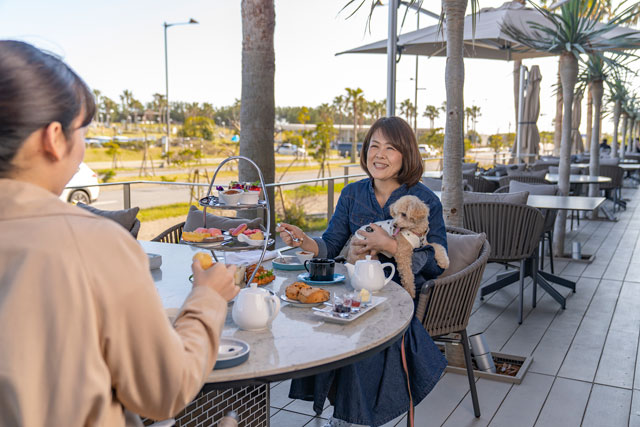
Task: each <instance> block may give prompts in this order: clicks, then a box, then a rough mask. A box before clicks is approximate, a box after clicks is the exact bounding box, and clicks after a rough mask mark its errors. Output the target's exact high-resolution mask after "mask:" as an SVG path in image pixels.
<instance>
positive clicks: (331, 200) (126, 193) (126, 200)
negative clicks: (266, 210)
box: [65, 165, 366, 219]
mask: <svg viewBox="0 0 640 427" xmlns="http://www.w3.org/2000/svg"><path fill="white" fill-rule="evenodd" d="M358 166H359V165H358ZM345 170H347V167H345ZM363 176H366V174H365V173H360V174H352V175H341V176H330V177H324V178H312V179H302V180H298V181H285V182H275V183H270V184H266V187H268V188H274V189H278V188H280V187H285V186H289V185H304V184H314V183H318V182H324V181H327V183H328V185H327V219H328V218H331V216H332V215H333V209H334V205H335V182H336V180H344V182H345V185H346V184H347V183H348V182H349V179H351V178H361V177H363ZM209 184H210V183H202V182H168V181H144V180H139V181H121V182H107V183H103V184H96V185H76V186H68V187H65V188H67V189H78V188H88V187H113V186H116V185H121V186H122V200H123V204H124V208H125V209H130V208H131V186H132V185H175V186H185V187H207V188H208V187H209ZM274 192H275V191H274Z"/></svg>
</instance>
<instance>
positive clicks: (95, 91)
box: [92, 89, 103, 123]
mask: <svg viewBox="0 0 640 427" xmlns="http://www.w3.org/2000/svg"><path fill="white" fill-rule="evenodd" d="M92 92H93V97H94V98H95V101H96V116H97V117H98V123H100V116H101V115H102V114H101V113H102V112H103V111H102V92H100V91H99V90H98V89H93V91H92Z"/></svg>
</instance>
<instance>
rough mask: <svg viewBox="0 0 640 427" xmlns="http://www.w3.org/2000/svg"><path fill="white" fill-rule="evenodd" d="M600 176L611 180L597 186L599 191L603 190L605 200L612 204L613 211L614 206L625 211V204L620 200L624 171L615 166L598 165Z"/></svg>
mask: <svg viewBox="0 0 640 427" xmlns="http://www.w3.org/2000/svg"><path fill="white" fill-rule="evenodd" d="M600 176H606V177H609V178H611V182H608V183H605V184H599V188H600V190H604V191H605V194H606V196H607V199H609V200H611V201H612V202H613V211H614V212H615V210H616V206H619V207H621V208H622V209H625V210H626V209H627V202H625V201H624V200H622V185H623V182H624V169H622V168H621V167H620V166H617V165H607V164H604V165H603V164H601V165H600Z"/></svg>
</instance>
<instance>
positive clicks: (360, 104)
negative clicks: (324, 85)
mask: <svg viewBox="0 0 640 427" xmlns="http://www.w3.org/2000/svg"><path fill="white" fill-rule="evenodd" d="M345 90H346V91H347V96H346V97H345V98H346V102H347V105H349V106H350V107H351V113H352V114H353V141H352V142H351V163H355V162H356V151H357V150H358V119H359V118H360V115H362V112H363V110H364V106H365V102H366V101H365V99H364V96H363V95H362V93H363V91H362V89H360V88H356V89H351V88H345Z"/></svg>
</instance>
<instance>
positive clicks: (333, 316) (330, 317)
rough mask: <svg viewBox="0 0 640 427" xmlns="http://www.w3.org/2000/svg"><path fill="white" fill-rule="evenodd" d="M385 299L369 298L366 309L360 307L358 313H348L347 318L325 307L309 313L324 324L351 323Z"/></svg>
mask: <svg viewBox="0 0 640 427" xmlns="http://www.w3.org/2000/svg"><path fill="white" fill-rule="evenodd" d="M386 300H387V299H386V298H385V297H374V296H372V297H371V304H369V305H368V306H366V307H363V306H361V307H360V311H359V312H358V313H349V317H340V315H339V314H338V313H334V311H333V307H332V306H327V308H326V309H322V311H319V310H313V311H311V313H312V314H313V315H314V316H316V317H321V318H322V319H323V320H324V321H325V322H333V323H351V322H353V321H354V320H356V319H357V318H359V317H362V316H364V315H365V314H367V313H368V312H370V311H371V310H373V309H374V308H376V306H378V305H380V304H382V303H383V302H385V301H386Z"/></svg>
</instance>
